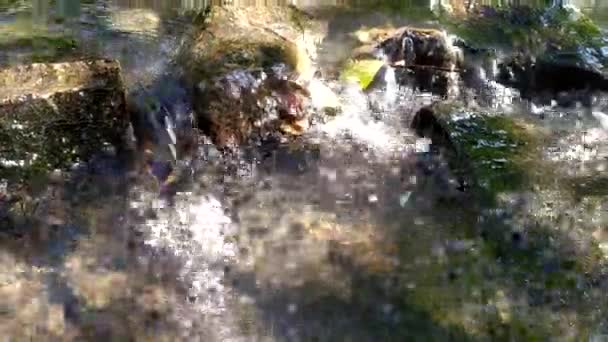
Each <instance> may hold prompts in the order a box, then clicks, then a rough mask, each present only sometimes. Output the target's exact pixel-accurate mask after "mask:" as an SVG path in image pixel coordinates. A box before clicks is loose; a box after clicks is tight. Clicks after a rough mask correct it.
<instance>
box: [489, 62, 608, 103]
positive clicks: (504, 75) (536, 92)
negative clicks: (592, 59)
mask: <svg viewBox="0 0 608 342" xmlns="http://www.w3.org/2000/svg"><path fill="white" fill-rule="evenodd" d="M498 81H499V82H501V83H503V84H505V85H507V86H511V87H514V88H516V89H518V90H519V91H520V93H521V94H522V97H523V98H525V99H531V100H538V99H539V98H540V97H541V96H543V95H544V96H548V97H549V100H550V99H556V98H557V96H558V94H559V93H562V92H566V93H570V94H572V95H577V92H578V95H582V98H580V97H579V98H576V97H573V100H574V101H576V100H580V101H581V102H582V103H583V104H584V105H586V106H590V105H591V96H592V95H593V94H594V93H595V92H598V91H602V92H605V91H608V79H607V78H606V75H605V73H604V72H602V71H601V70H600V69H599V68H597V67H596V66H594V65H591V64H589V63H587V62H586V61H585V60H584V59H583V58H581V56H579V55H578V54H577V53H564V52H561V53H554V54H546V55H543V56H540V57H539V58H533V57H531V56H521V55H516V56H514V57H512V58H510V59H508V60H506V61H504V62H503V63H501V64H500V65H499V73H498Z"/></svg>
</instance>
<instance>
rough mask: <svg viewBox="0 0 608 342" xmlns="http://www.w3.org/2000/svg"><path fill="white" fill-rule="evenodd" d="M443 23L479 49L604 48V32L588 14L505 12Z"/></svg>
mask: <svg viewBox="0 0 608 342" xmlns="http://www.w3.org/2000/svg"><path fill="white" fill-rule="evenodd" d="M440 21H441V22H442V24H444V25H446V26H447V27H448V28H449V29H450V30H451V31H452V32H454V33H455V34H457V35H458V36H460V37H461V38H463V39H465V40H467V41H468V42H469V43H470V44H472V45H474V46H479V47H483V46H504V47H508V48H520V49H523V50H526V51H533V52H538V53H540V52H542V50H543V49H544V48H545V46H546V45H545V43H547V42H549V43H552V44H554V45H555V46H557V47H559V48H561V49H573V48H576V47H578V46H585V47H591V48H600V47H601V45H602V34H601V30H600V28H599V27H598V26H597V25H596V24H595V23H594V22H593V21H592V20H591V19H590V18H589V17H587V16H585V15H584V14H580V15H574V14H573V13H571V12H569V11H568V10H567V9H556V10H553V11H551V12H547V10H545V9H543V8H532V7H519V8H505V9H495V10H494V12H492V13H488V14H484V15H474V16H470V17H468V18H466V19H464V20H462V19H461V18H451V17H442V18H441V19H440ZM539 50H540V51H539Z"/></svg>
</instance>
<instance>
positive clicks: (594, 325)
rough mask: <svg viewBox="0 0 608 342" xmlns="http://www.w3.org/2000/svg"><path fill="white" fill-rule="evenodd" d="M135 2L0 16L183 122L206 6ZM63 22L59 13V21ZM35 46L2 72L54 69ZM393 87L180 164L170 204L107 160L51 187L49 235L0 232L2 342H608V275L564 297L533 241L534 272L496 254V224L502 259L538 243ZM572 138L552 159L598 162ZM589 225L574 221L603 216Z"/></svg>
mask: <svg viewBox="0 0 608 342" xmlns="http://www.w3.org/2000/svg"><path fill="white" fill-rule="evenodd" d="M130 4H131V3H130V2H129V3H126V2H125V3H123V2H120V1H118V2H112V1H90V2H84V1H81V2H78V1H67V0H66V1H56V2H54V3H51V2H48V1H32V2H25V1H24V2H19V1H17V2H15V4H13V5H11V7H10V8H11V9H10V10H7V11H0V30H5V31H6V32H8V34H9V37H10V35H13V36H17V35H26V34H31V35H38V36H42V35H44V36H45V37H46V36H52V37H59V36H61V37H65V36H69V37H70V39H74V40H75V41H76V42H77V43H78V47H79V48H78V52H77V53H78V54H80V55H82V54H84V55H98V56H99V55H101V56H105V57H109V58H115V59H118V60H119V61H120V63H121V65H122V67H123V71H124V78H125V84H126V86H127V89H128V93H129V96H130V97H131V98H132V99H133V101H134V102H135V103H138V104H141V103H145V102H146V101H155V102H156V103H158V104H159V105H158V106H156V107H155V108H157V109H159V110H160V109H164V110H166V112H168V113H169V114H168V115H169V116H171V118H172V119H173V120H174V121H175V122H177V123H178V124H180V123H188V122H189V120H190V116H191V115H192V113H191V111H192V109H191V107H192V106H191V104H190V102H189V98H188V96H189V95H190V91H189V89H187V88H186V87H185V86H183V85H182V83H181V81H180V76H181V72H182V71H181V70H180V69H179V67H178V66H177V65H175V64H174V63H173V60H174V57H175V53H176V52H177V51H179V48H180V46H181V44H182V42H183V39H185V38H186V37H187V35H188V34H189V30H188V19H187V17H188V13H187V10H188V9H191V8H192V7H196V4H191V3H190V2H186V1H183V4H182V5H181V6H179V8H171V6H166V7H164V8H162V6H165V5H164V4H162V6H158V4H157V3H154V5H157V6H154V5H151V4H146V5H148V6H144V4H140V3H137V4H136V5H137V6H131V5H130ZM1 5H2V2H0V6H1ZM56 16H61V17H64V20H62V21H61V22H53V23H51V20H50V19H49V18H53V17H56ZM2 26H4V27H2ZM24 32H25V33H24ZM0 39H2V38H0ZM1 42H2V41H1V40H0V43H1ZM43 48H44V49H51V50H52V49H56V50H55V51H53V52H54V53H55V52H56V53H58V54H60V55H61V54H62V53H63V52H62V51H60V50H61V48H57V47H56V46H46V45H45V46H44V47H43ZM326 48H327V49H330V51H331V48H332V46H331V45H330V46H328V47H326ZM336 48H337V47H336ZM41 54H42V52H41V51H39V49H36V48H34V49H28V48H23V47H17V48H15V47H13V48H12V49H10V50H5V51H2V52H0V63H3V64H12V63H15V62H18V61H21V60H28V59H34V60H35V59H36V58H42V59H44V58H48V56H47V55H44V54H42V55H41ZM67 55H69V54H67ZM67 55H66V57H65V58H66V59H69V57H67ZM53 57H56V56H53ZM60 58H64V57H63V56H60ZM322 67H323V66H321V68H322ZM384 81H385V86H384V87H382V88H381V89H379V90H378V91H375V92H372V93H369V94H364V93H363V92H361V91H360V90H359V89H358V88H356V87H354V86H352V85H348V84H345V83H343V82H338V81H335V80H322V79H315V80H314V82H319V83H322V84H324V85H325V86H328V87H330V88H332V89H334V90H335V91H336V93H337V94H338V95H339V99H340V101H341V103H342V104H343V106H344V107H343V113H342V114H341V115H339V116H338V117H336V118H335V119H333V120H328V121H327V122H320V123H318V124H316V125H315V126H313V127H312V128H311V130H310V131H308V132H307V133H306V134H304V135H303V136H302V137H300V138H298V140H297V141H296V142H293V143H289V144H282V143H279V144H277V145H276V146H273V147H272V148H270V149H269V150H268V151H267V152H265V151H259V150H256V149H252V150H251V151H242V152H241V154H240V155H238V156H233V157H230V158H229V157H227V156H225V155H224V154H222V153H220V152H219V151H218V150H217V149H215V147H214V146H213V145H212V144H210V143H208V142H203V143H202V144H201V146H200V148H199V149H198V150H196V151H195V152H193V153H192V155H191V156H189V157H188V158H184V159H185V160H183V161H180V163H181V164H180V165H179V170H180V173H179V175H180V183H179V185H178V189H177V194H176V195H175V197H174V198H173V199H172V201H171V202H167V201H166V200H165V199H164V198H161V197H160V196H159V195H158V191H157V189H156V188H155V185H154V184H155V180H154V179H153V178H152V177H147V178H146V177H145V176H141V175H140V176H134V175H131V174H129V173H128V171H127V168H126V166H125V165H123V163H122V162H121V161H120V160H116V159H115V158H113V157H111V156H100V157H99V158H97V159H96V160H94V161H93V162H91V163H90V165H88V166H87V167H86V168H84V169H82V170H77V171H75V173H74V175H73V176H72V177H71V178H70V180H69V182H66V183H64V184H53V185H52V186H49V188H48V190H46V192H44V193H43V194H42V196H43V197H41V198H48V200H46V201H41V202H43V203H47V204H46V206H47V207H48V208H47V207H43V208H38V209H36V212H35V215H36V216H37V217H40V218H41V219H39V220H37V221H36V222H37V223H36V226H35V227H34V226H32V227H29V226H27V225H28V224H30V223H27V222H29V221H26V223H23V228H22V229H23V231H24V232H22V233H21V234H20V235H19V237H18V239H17V238H15V237H14V235H10V238H6V237H4V236H3V237H2V240H1V241H2V242H1V246H0V248H1V249H2V250H1V251H0V255H1V256H2V260H3V262H2V266H0V267H2V272H1V273H2V278H0V279H1V280H2V282H0V285H2V286H3V287H2V298H5V300H6V303H2V302H0V336H14V337H15V339H11V338H10V337H9V338H8V341H12V340H16V341H17V340H21V336H25V337H24V338H28V337H29V338H32V339H34V340H46V339H57V340H64V339H70V338H75V337H77V336H79V337H80V338H84V339H85V340H108V341H109V340H112V341H114V340H117V341H122V340H136V339H142V340H163V341H164V340H166V341H174V340H185V341H190V340H192V341H265V340H268V341H274V340H278V341H283V340H290V341H291V340H293V341H384V340H386V341H392V340H395V341H409V340H416V341H417V340H437V341H443V340H457V341H460V340H486V339H490V338H493V337H494V338H497V339H509V340H513V339H514V338H515V339H516V337H517V336H519V337H522V336H525V337H526V338H534V337H535V336H536V337H538V336H554V337H556V338H558V339H559V338H560V337H561V338H563V339H565V340H576V338H577V337H578V336H580V335H578V334H581V331H587V332H588V333H590V334H591V335H594V334H595V335H597V334H601V332H602V329H605V328H604V324H605V317H604V314H605V305H606V304H608V303H606V301H605V298H603V296H602V294H601V293H602V292H601V291H602V289H603V287H602V286H605V280H604V276H603V274H602V275H598V276H594V277H591V278H593V279H592V280H589V279H588V278H585V277H583V276H582V275H579V274H576V275H575V276H574V278H573V279H574V280H572V281H573V282H574V283H575V285H573V286H572V287H567V289H566V290H560V289H561V288H560V287H559V286H557V290H556V289H555V288H545V286H544V285H539V284H546V282H545V283H543V281H546V280H547V279H549V278H550V274H553V273H552V272H554V268H555V267H557V268H558V269H559V262H558V264H557V266H555V262H556V260H558V261H559V257H560V256H559V255H557V256H556V255H553V254H551V253H556V249H554V248H544V249H543V248H540V247H539V248H533V249H532V251H528V250H527V249H522V250H525V252H522V253H524V257H525V258H527V259H529V261H530V262H529V263H525V265H519V264H514V263H513V262H512V260H519V259H509V254H508V253H504V252H502V253H499V252H497V251H496V249H500V248H494V246H493V244H494V242H492V240H487V239H485V238H484V235H483V232H484V231H486V230H492V229H493V228H496V227H501V228H500V229H504V232H503V234H506V235H508V236H509V239H511V240H512V241H511V240H509V241H511V242H512V243H513V246H507V247H506V248H511V247H512V248H513V249H515V250H518V248H519V247H518V246H520V245H525V244H526V243H527V242H526V241H527V237H526V236H525V235H523V236H522V235H517V234H520V233H517V231H518V230H517V225H518V222H519V221H518V219H519V218H518V217H516V214H512V216H509V215H511V214H510V213H509V210H511V209H512V208H499V209H496V208H490V209H491V210H489V211H490V213H488V212H486V211H484V209H488V208H483V205H480V204H479V203H475V202H474V201H475V200H474V199H473V197H472V196H471V195H470V194H469V193H467V192H466V191H465V192H463V191H462V189H460V187H459V183H458V181H457V179H456V177H455V176H454V175H453V174H452V172H451V171H450V169H449V167H448V164H447V162H446V160H445V159H444V158H443V156H442V155H441V153H440V152H439V151H437V149H435V148H434V147H433V146H430V142H429V141H428V140H427V139H423V138H419V137H417V136H416V135H415V134H414V132H413V131H412V130H411V129H410V122H411V121H412V118H413V115H414V114H415V113H416V111H417V110H418V109H419V108H420V107H421V106H423V105H425V104H429V103H430V102H431V101H433V95H431V94H425V93H419V92H414V91H413V90H412V89H408V88H406V87H403V86H399V85H398V84H397V83H396V77H395V73H394V70H392V69H388V70H387V72H386V73H385V80H384ZM490 83H491V82H490ZM491 84H493V83H491ZM494 88H495V89H494V91H493V92H492V96H491V97H492V101H490V102H491V105H492V106H494V107H496V108H501V109H502V110H506V111H508V110H510V111H513V112H514V113H515V114H518V115H533V114H529V113H527V112H526V113H524V114H521V108H520V107H518V101H515V102H513V101H512V97H513V96H516V94H515V93H513V94H511V93H509V94H503V93H501V91H507V90H505V89H503V88H500V87H499V86H498V85H497V84H494ZM372 104H373V105H372ZM515 114H514V115H515ZM575 114H576V113H575ZM149 115H150V118H151V119H150V120H151V121H154V120H160V119H158V118H159V117H160V116H162V115H164V114H162V113H159V112H158V111H151V112H150V113H149ZM545 115H546V117H547V120H543V121H542V122H543V124H544V125H547V126H548V127H550V128H552V129H557V128H556V127H562V126H560V125H563V126H564V127H572V125H571V124H570V123H569V122H568V120H572V119H569V118H572V117H574V116H576V115H571V116H564V114H563V111H560V110H555V109H554V108H553V109H549V110H547V111H545ZM160 121H162V120H160ZM585 125H588V126H589V127H591V130H590V131H589V132H590V133H589V134H588V136H589V137H588V138H589V139H590V140H589V141H591V144H593V142H597V144H598V146H599V147H597V148H596V150H593V151H594V153H595V154H594V157H593V158H595V159H598V158H599V157H598V155H602V154H601V153H603V152H602V151H603V150H602V148H603V147H602V144H601V142H602V141H603V140H605V133H604V131H603V130H601V129H599V128H598V127H597V126H598V125H597V122H595V121H590V122H588V123H585ZM186 126H187V125H186ZM159 127H160V126H159ZM585 127H587V126H585ZM579 128H580V127H579ZM160 131H161V132H159V134H161V135H162V134H164V133H163V132H162V131H163V130H162V129H160ZM570 133H572V132H570V131H568V130H565V133H564V141H563V145H564V146H569V147H571V149H570V150H571V151H570V154H568V153H567V151H566V152H564V151H565V149H564V148H558V149H557V152H556V153H554V157H555V158H558V159H559V158H561V159H564V160H572V159H573V158H579V159H581V158H582V159H584V158H585V154H584V153H585V151H586V150H585V151H583V152H582V154H581V152H580V151H578V152H577V150H576V146H578V145H576V144H573V143H572V141H571V139H574V138H571V137H570V136H569V135H568V134H570ZM572 134H574V133H572ZM162 139H168V138H167V137H166V136H163V137H162V138H161V144H160V145H162V146H164V143H166V141H164V142H163V140H162ZM568 139H570V140H568ZM162 146H161V147H159V148H162ZM583 150H584V149H583ZM164 152H167V151H164ZM167 153H168V152H167ZM588 153H590V152H588ZM568 158H570V159H568ZM573 165H574V167H578V165H579V164H577V163H571V164H566V166H565V167H566V168H568V167H573ZM44 196H46V197H44ZM480 207H482V208H480ZM572 210H573V211H575V210H577V209H576V208H575V209H572ZM58 212H59V213H62V214H59V213H58ZM576 215H577V214H576V213H573V214H572V216H573V217H574V218H568V219H566V218H565V219H564V222H569V223H571V221H572V220H577V219H579V220H587V221H593V220H595V219H599V220H601V219H602V218H601V217H600V218H593V217H587V216H584V214H583V215H582V216H581V215H578V216H576ZM51 218H52V219H53V220H51ZM49 220H50V221H52V222H49ZM564 224H567V223H564ZM556 229H557V228H556ZM552 234H553V233H552ZM511 237H512V238H511ZM15 239H17V240H15ZM551 239H553V237H551ZM556 239H557V238H556ZM13 240H14V241H13ZM568 247H569V246H565V245H563V246H561V247H560V248H562V249H564V248H568ZM526 253H527V254H526ZM543 253H544V254H543ZM550 254H551V255H550ZM12 265H14V266H12ZM581 273H582V272H581ZM547 274H549V275H547ZM551 279H553V278H551ZM566 281H571V280H570V278H568V280H566ZM594 281H595V282H596V283H593V282H594ZM598 283H599V284H600V285H598ZM10 284H13V285H10ZM9 285H10V286H9ZM607 329H608V328H607ZM42 336H44V337H42Z"/></svg>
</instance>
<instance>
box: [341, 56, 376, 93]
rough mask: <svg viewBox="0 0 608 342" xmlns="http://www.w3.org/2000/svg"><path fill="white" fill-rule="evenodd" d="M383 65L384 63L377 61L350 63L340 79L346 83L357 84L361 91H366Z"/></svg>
mask: <svg viewBox="0 0 608 342" xmlns="http://www.w3.org/2000/svg"><path fill="white" fill-rule="evenodd" d="M383 65H384V62H382V61H380V60H377V59H368V60H357V61H348V62H347V63H346V65H345V66H344V68H343V70H342V74H341V76H340V77H341V78H342V79H343V80H345V81H354V82H357V83H358V84H359V86H360V87H361V89H366V88H367V87H368V86H369V85H370V83H372V81H373V80H374V77H375V76H376V74H377V73H378V71H379V70H380V68H382V66H383Z"/></svg>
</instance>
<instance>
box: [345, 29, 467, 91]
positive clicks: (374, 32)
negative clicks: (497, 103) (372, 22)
mask: <svg viewBox="0 0 608 342" xmlns="http://www.w3.org/2000/svg"><path fill="white" fill-rule="evenodd" d="M354 36H355V37H356V39H357V40H358V41H359V43H360V44H361V45H360V46H358V47H357V48H355V49H354V50H353V53H354V55H353V58H354V59H355V60H360V59H363V60H369V59H373V58H380V59H384V61H385V62H386V63H387V64H389V65H391V66H393V67H397V68H399V69H400V72H399V73H398V74H399V77H398V78H399V80H400V81H399V82H400V83H405V84H408V85H411V86H412V87H414V88H417V89H420V90H422V91H431V92H436V93H439V94H440V95H448V94H449V91H450V89H454V87H452V85H453V84H455V82H456V81H457V76H458V74H457V72H458V71H460V70H461V69H462V67H463V63H462V54H461V49H459V48H457V47H456V46H454V45H453V43H452V40H451V39H450V37H448V35H447V34H446V33H445V32H443V31H439V30H436V29H426V28H415V27H402V28H398V29H395V28H385V29H379V28H375V29H370V30H359V31H357V32H355V34H354ZM350 65H351V64H347V68H348V66H350Z"/></svg>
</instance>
